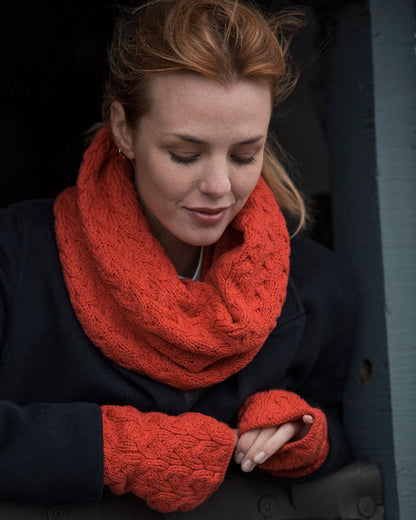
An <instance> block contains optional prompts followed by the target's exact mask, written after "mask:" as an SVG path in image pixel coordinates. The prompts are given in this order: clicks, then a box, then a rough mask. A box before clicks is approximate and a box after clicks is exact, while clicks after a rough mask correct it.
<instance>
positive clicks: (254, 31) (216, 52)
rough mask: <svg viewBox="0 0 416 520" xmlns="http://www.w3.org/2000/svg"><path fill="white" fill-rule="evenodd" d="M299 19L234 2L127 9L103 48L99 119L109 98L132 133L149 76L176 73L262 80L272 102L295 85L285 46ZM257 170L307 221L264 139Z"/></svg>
mask: <svg viewBox="0 0 416 520" xmlns="http://www.w3.org/2000/svg"><path fill="white" fill-rule="evenodd" d="M303 25H304V22H303V15H302V13H301V12H299V11H293V10H291V11H287V10H285V11H282V12H281V13H279V14H278V15H275V16H272V17H266V16H264V15H263V14H262V13H261V11H260V10H259V9H258V8H256V7H254V6H253V5H251V4H248V3H245V2H241V1H238V0H152V1H150V2H147V3H146V4H145V5H143V6H141V7H137V8H126V9H124V10H123V12H122V15H121V17H120V18H119V20H118V21H117V24H116V28H115V33H114V38H113V42H112V45H111V47H110V51H109V75H108V79H107V82H106V85H105V91H104V100H103V118H104V120H106V121H108V120H109V117H110V108H111V104H112V102H113V101H119V102H120V103H121V104H122V105H123V108H124V111H125V116H126V122H127V124H128V126H129V128H130V129H131V130H132V131H134V130H135V129H136V128H137V124H138V122H139V121H140V118H141V117H142V116H143V115H144V114H145V113H146V112H147V111H148V110H149V109H150V106H151V92H149V90H150V89H149V88H148V79H149V78H150V77H151V75H153V74H157V73H167V72H179V71H189V72H194V73H197V74H201V75H203V76H206V77H208V78H212V79H215V80H217V81H219V82H221V83H224V84H229V83H233V82H236V81H238V80H239V79H240V78H250V79H254V80H256V79H258V80H265V81H267V82H268V84H269V85H270V91H271V95H272V99H273V103H274V104H275V105H276V104H278V103H280V102H281V101H283V100H284V99H285V98H286V97H287V96H288V95H289V94H290V92H291V91H292V90H293V88H294V86H295V85H296V82H297V79H298V74H297V71H296V67H295V65H294V63H293V61H292V59H291V57H290V55H289V52H288V51H289V45H290V41H291V38H292V36H293V34H294V33H295V31H296V30H297V29H299V28H300V27H302V26H303ZM262 175H263V177H264V178H265V180H266V181H267V182H268V184H269V186H270V187H271V188H272V190H273V192H274V194H275V197H276V200H277V202H278V203H279V205H280V207H281V209H282V211H283V212H284V213H285V214H286V215H287V216H289V217H291V218H294V219H295V220H296V221H297V223H298V225H297V230H298V229H300V228H301V227H302V226H303V225H304V223H305V220H306V209H305V204H304V201H303V199H302V196H301V195H300V193H299V192H298V190H297V189H296V187H295V186H294V184H293V182H292V180H291V179H290V177H289V175H288V174H287V173H286V171H285V170H284V168H283V167H282V165H281V163H280V162H279V160H278V159H277V157H276V155H275V153H274V152H273V151H272V148H271V146H270V143H268V145H267V147H266V153H265V159H264V165H263V170H262Z"/></svg>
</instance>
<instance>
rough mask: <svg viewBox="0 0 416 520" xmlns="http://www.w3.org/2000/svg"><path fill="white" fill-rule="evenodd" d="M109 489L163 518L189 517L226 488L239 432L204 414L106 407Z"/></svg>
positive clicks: (105, 441)
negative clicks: (141, 501)
mask: <svg viewBox="0 0 416 520" xmlns="http://www.w3.org/2000/svg"><path fill="white" fill-rule="evenodd" d="M101 410H102V416H103V432H104V483H105V484H106V485H107V486H109V487H110V489H111V490H112V491H113V492H114V493H116V494H119V495H120V494H122V493H127V492H133V493H134V494H136V495H137V496H138V497H140V498H142V499H144V500H145V501H146V503H147V504H148V505H149V506H150V507H152V508H153V509H156V510H157V511H160V512H162V513H168V512H171V511H188V510H190V509H192V508H194V507H196V506H197V505H199V504H201V503H202V502H203V501H204V500H206V499H207V498H208V497H209V496H210V495H211V494H212V493H213V492H214V491H215V490H216V489H217V488H218V486H219V485H220V484H221V482H222V481H223V479H224V475H225V472H226V469H227V466H228V464H229V461H230V459H231V456H232V453H233V449H234V442H235V441H234V437H235V436H234V432H233V430H232V429H231V428H229V427H228V426H227V425H226V424H224V423H221V422H219V421H217V420H216V419H213V418H212V417H208V416H205V415H202V414H199V413H192V412H189V413H185V414H182V415H179V416H177V417H172V416H168V415H166V414H162V413H158V412H148V413H142V412H139V411H138V410H136V409H135V408H132V407H130V406H102V407H101Z"/></svg>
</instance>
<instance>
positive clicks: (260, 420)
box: [238, 390, 329, 478]
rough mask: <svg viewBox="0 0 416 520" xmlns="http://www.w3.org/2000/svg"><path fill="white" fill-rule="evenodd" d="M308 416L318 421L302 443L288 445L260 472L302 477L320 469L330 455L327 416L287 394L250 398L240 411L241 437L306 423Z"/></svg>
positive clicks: (258, 394) (270, 394) (253, 396)
mask: <svg viewBox="0 0 416 520" xmlns="http://www.w3.org/2000/svg"><path fill="white" fill-rule="evenodd" d="M304 415H311V416H312V417H313V419H314V421H313V424H312V425H311V428H310V430H309V432H308V433H307V434H306V435H305V437H303V438H302V439H300V440H297V441H293V442H289V443H287V444H285V445H284V446H283V447H282V448H281V449H280V450H279V451H278V452H277V453H275V454H274V455H272V456H271V457H270V458H269V459H268V460H267V461H266V462H264V463H263V464H260V466H259V467H260V468H262V469H264V470H265V471H267V472H268V473H270V474H272V475H273V476H275V477H285V478H286V477H287V478H293V477H302V476H304V475H307V474H309V473H312V472H313V471H315V470H316V469H318V468H319V467H320V466H321V465H322V464H323V462H324V461H325V459H326V457H327V455H328V451H329V441H328V433H327V423H326V417H325V414H324V413H323V412H322V411H321V410H320V409H319V408H312V407H311V406H309V404H308V403H307V402H306V401H304V400H303V399H302V398H301V397H299V396H298V395H296V394H294V393H293V392H288V391H286V390H269V391H268V392H259V393H257V394H253V395H252V396H250V397H249V398H248V399H247V400H246V402H245V403H244V405H243V406H242V408H241V409H240V411H239V424H238V433H239V435H242V434H243V433H245V432H247V431H249V430H253V429H255V428H269V427H274V426H279V425H281V424H283V423H286V422H289V421H297V420H302V417H303V416H304Z"/></svg>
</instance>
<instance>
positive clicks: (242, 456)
mask: <svg viewBox="0 0 416 520" xmlns="http://www.w3.org/2000/svg"><path fill="white" fill-rule="evenodd" d="M243 459H244V453H243V452H242V451H240V452H239V453H237V455H236V456H235V461H236V463H237V464H241V461H242V460H243Z"/></svg>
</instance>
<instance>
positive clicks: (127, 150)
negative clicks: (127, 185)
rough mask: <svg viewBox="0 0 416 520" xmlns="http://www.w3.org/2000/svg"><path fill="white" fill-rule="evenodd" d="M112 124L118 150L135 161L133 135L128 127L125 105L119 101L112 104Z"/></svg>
mask: <svg viewBox="0 0 416 520" xmlns="http://www.w3.org/2000/svg"><path fill="white" fill-rule="evenodd" d="M110 122H111V130H112V132H113V137H114V141H115V143H116V146H117V148H119V149H120V150H121V151H122V152H123V154H124V155H125V156H126V157H128V158H129V159H134V147H133V134H132V132H131V131H130V129H129V127H128V125H127V122H126V115H125V113H124V108H123V105H122V104H121V103H120V102H119V101H113V103H112V104H111V114H110Z"/></svg>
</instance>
